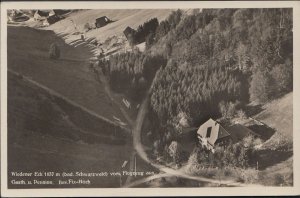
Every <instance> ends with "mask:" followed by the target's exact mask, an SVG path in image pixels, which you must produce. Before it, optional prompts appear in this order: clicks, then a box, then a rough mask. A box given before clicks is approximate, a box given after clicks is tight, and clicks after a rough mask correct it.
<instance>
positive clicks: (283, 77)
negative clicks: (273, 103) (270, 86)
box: [271, 64, 293, 93]
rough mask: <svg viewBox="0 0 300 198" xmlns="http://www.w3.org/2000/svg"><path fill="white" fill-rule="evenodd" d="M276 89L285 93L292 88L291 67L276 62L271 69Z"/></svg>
mask: <svg viewBox="0 0 300 198" xmlns="http://www.w3.org/2000/svg"><path fill="white" fill-rule="evenodd" d="M271 75H272V78H273V82H274V83H275V86H276V90H277V91H278V92H280V93H286V92H288V91H291V89H292V88H293V68H292V66H291V65H288V64H278V65H275V67H274V68H273V69H272V71H271Z"/></svg>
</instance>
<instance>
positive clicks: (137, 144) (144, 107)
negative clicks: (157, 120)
mask: <svg viewBox="0 0 300 198" xmlns="http://www.w3.org/2000/svg"><path fill="white" fill-rule="evenodd" d="M151 87H152V86H151ZM150 91H151V88H150V89H149V91H148V92H147V94H146V96H145V99H144V101H143V102H142V104H141V106H140V108H139V112H138V115H137V119H136V121H135V125H134V127H133V130H132V135H133V146H134V148H135V150H136V151H137V153H138V155H139V156H140V157H141V158H142V159H143V160H144V161H145V162H146V163H149V164H150V165H152V166H153V167H155V168H157V169H159V170H160V171H161V172H164V173H166V174H169V175H172V176H177V177H181V178H185V179H191V180H195V181H200V182H208V183H214V184H218V185H221V184H222V185H230V186H258V185H249V184H243V183H239V182H235V181H231V180H216V179H209V178H205V177H200V176H191V175H188V174H187V173H185V172H184V170H182V169H179V170H175V169H172V168H168V167H166V166H163V165H161V164H157V163H155V162H153V161H151V160H150V159H149V158H148V156H147V153H146V151H145V149H144V147H143V145H142V143H141V130H142V125H143V121H144V118H145V116H146V115H147V112H148V106H149V95H150ZM163 176H164V174H160V177H163ZM151 177H152V178H154V176H151ZM155 178H159V177H158V176H157V177H155ZM147 181H149V178H144V179H141V180H140V181H139V182H137V181H136V182H134V183H132V184H129V185H127V187H132V186H134V184H142V183H143V182H147ZM124 187H126V186H124Z"/></svg>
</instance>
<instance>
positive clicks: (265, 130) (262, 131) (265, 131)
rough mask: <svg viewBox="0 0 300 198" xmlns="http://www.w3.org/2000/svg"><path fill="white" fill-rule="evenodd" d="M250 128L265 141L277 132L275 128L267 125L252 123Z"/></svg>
mask: <svg viewBox="0 0 300 198" xmlns="http://www.w3.org/2000/svg"><path fill="white" fill-rule="evenodd" d="M248 128H249V129H251V130H252V131H254V132H255V133H257V134H258V135H260V138H261V139H262V140H264V141H266V140H268V139H270V137H271V136H272V135H273V134H274V133H275V130H274V129H272V128H270V127H268V126H266V125H257V124H254V125H251V126H248Z"/></svg>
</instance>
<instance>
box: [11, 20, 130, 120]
mask: <svg viewBox="0 0 300 198" xmlns="http://www.w3.org/2000/svg"><path fill="white" fill-rule="evenodd" d="M53 42H55V43H57V44H58V45H59V47H60V51H61V57H60V59H59V60H51V59H49V57H48V51H49V46H50V45H51V43H53ZM7 54H8V69H11V70H13V71H15V72H17V73H20V74H22V75H25V76H27V77H29V78H31V79H32V80H34V81H36V82H38V83H40V84H41V85H43V86H46V87H48V88H49V89H52V90H54V91H56V92H57V93H59V94H62V95H63V96H65V97H66V98H68V99H70V100H72V101H73V102H75V103H77V104H79V105H82V106H84V107H85V108H87V109H89V110H91V111H94V112H95V113H97V114H98V115H101V116H104V117H106V118H108V119H111V120H113V116H117V117H118V118H120V119H121V120H122V121H125V118H123V117H122V113H121V112H120V110H119V108H118V107H116V106H113V105H112V104H111V101H110V99H109V98H108V96H107V95H106V93H105V90H104V88H103V86H102V85H101V84H99V82H98V81H97V80H96V79H95V77H94V75H93V74H92V73H91V72H90V70H89V66H88V65H89V62H88V60H87V59H88V58H89V57H91V56H92V55H91V54H90V53H89V50H88V48H87V47H86V46H84V45H82V46H80V47H77V48H74V47H72V46H70V45H67V44H66V43H65V42H64V41H63V40H62V39H61V38H59V37H57V36H56V35H55V34H54V33H53V32H52V31H45V30H36V29H33V28H28V27H12V26H9V27H8V51H7Z"/></svg>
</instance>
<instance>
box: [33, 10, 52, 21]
mask: <svg viewBox="0 0 300 198" xmlns="http://www.w3.org/2000/svg"><path fill="white" fill-rule="evenodd" d="M48 16H49V12H46V11H41V10H37V11H36V12H35V13H34V15H33V18H34V20H36V21H41V20H45V19H46V18H47V17H48Z"/></svg>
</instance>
